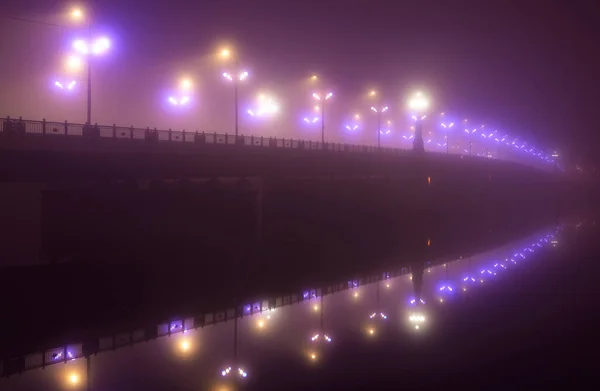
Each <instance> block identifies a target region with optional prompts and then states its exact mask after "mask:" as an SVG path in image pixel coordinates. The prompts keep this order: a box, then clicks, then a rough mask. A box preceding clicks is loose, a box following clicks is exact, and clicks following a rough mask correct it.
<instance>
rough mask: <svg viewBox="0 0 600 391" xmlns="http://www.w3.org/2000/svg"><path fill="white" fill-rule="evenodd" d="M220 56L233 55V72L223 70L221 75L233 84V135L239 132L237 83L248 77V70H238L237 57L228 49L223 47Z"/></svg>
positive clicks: (229, 56)
mask: <svg viewBox="0 0 600 391" xmlns="http://www.w3.org/2000/svg"><path fill="white" fill-rule="evenodd" d="M220 55H221V57H222V58H225V59H229V58H232V57H234V70H233V73H229V72H223V77H224V78H225V79H227V80H229V81H230V82H231V83H232V84H233V99H234V112H235V136H236V137H237V136H238V134H239V126H238V124H239V98H238V89H239V83H240V82H241V81H244V80H246V78H248V72H247V71H242V70H240V66H239V59H238V57H237V56H234V54H233V53H232V52H231V50H229V49H223V50H221V53H220Z"/></svg>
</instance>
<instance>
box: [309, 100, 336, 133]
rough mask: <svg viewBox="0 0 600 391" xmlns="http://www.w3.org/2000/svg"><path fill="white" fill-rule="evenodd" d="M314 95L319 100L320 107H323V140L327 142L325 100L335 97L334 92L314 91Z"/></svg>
mask: <svg viewBox="0 0 600 391" xmlns="http://www.w3.org/2000/svg"><path fill="white" fill-rule="evenodd" d="M312 97H313V99H314V100H316V101H318V102H319V107H320V109H321V142H322V143H325V101H328V100H329V99H331V98H332V97H333V92H328V93H327V94H318V93H316V92H313V94H312Z"/></svg>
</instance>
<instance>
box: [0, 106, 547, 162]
mask: <svg viewBox="0 0 600 391" xmlns="http://www.w3.org/2000/svg"><path fill="white" fill-rule="evenodd" d="M0 134H18V135H22V136H27V137H29V136H31V137H34V138H35V137H48V138H54V137H64V138H76V137H82V138H86V139H94V138H96V139H114V140H123V142H127V141H126V140H129V141H130V142H156V143H181V144H194V145H214V146H219V145H223V146H237V147H247V148H270V149H279V148H281V149H296V150H306V151H327V152H350V153H378V154H381V153H385V154H403V153H408V152H409V151H411V150H410V149H404V148H395V147H377V146H374V145H361V144H348V143H340V142H324V143H323V142H321V141H314V140H304V139H294V138H285V137H283V138H278V137H264V136H247V135H240V136H235V135H233V134H228V133H216V132H202V131H185V130H171V129H169V130H159V129H156V128H149V127H147V128H135V127H133V126H130V127H123V126H117V125H99V124H95V125H92V126H87V125H84V124H78V123H70V122H67V121H65V122H51V121H46V120H41V121H37V120H27V119H22V118H20V117H19V118H11V117H6V118H0ZM427 153H428V154H430V155H438V156H440V157H441V156H444V155H447V153H445V152H440V151H431V150H429V151H427ZM450 155H452V156H454V157H455V158H458V157H460V158H463V157H464V158H465V159H469V160H477V161H483V160H488V159H490V158H489V157H482V156H475V155H473V156H469V155H468V154H466V155H465V154H456V153H451V154H450ZM503 160H507V159H503ZM508 160H514V159H508ZM515 161H518V160H515ZM522 163H523V164H528V165H532V166H539V165H537V164H535V163H533V162H531V163H526V162H522Z"/></svg>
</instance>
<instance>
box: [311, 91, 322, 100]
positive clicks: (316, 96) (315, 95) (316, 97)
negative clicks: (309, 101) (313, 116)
mask: <svg viewBox="0 0 600 391" xmlns="http://www.w3.org/2000/svg"><path fill="white" fill-rule="evenodd" d="M312 97H313V99H315V100H321V96H320V95H319V94H317V93H316V92H313V94H312Z"/></svg>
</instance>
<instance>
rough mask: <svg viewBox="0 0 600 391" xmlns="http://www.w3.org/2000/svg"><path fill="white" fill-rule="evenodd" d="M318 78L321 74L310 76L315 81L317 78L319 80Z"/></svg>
mask: <svg viewBox="0 0 600 391" xmlns="http://www.w3.org/2000/svg"><path fill="white" fill-rule="evenodd" d="M318 79H319V76H317V75H312V76H311V77H310V80H312V81H315V80H318Z"/></svg>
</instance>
